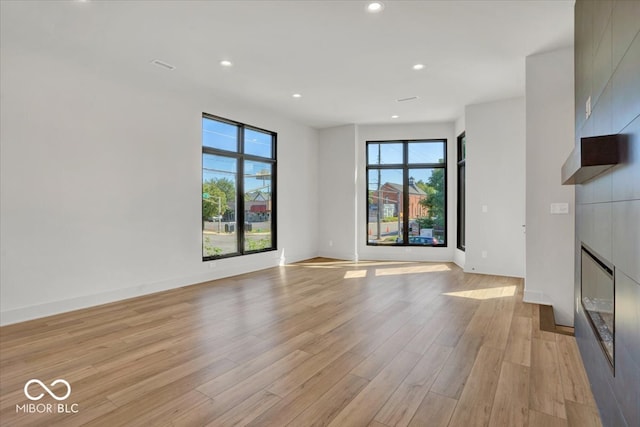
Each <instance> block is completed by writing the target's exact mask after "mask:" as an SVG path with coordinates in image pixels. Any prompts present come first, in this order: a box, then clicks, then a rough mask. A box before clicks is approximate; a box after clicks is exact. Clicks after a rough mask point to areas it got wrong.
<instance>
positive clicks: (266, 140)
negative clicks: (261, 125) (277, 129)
mask: <svg viewBox="0 0 640 427" xmlns="http://www.w3.org/2000/svg"><path fill="white" fill-rule="evenodd" d="M272 146H273V136H272V135H271V134H269V133H265V132H260V131H256V130H253V129H246V128H245V130H244V153H245V154H251V155H253V156H260V157H266V158H272V157H273V153H272Z"/></svg>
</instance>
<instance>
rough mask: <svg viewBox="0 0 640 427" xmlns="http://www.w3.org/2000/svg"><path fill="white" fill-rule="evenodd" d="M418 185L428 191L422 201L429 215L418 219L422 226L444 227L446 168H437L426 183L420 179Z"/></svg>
mask: <svg viewBox="0 0 640 427" xmlns="http://www.w3.org/2000/svg"><path fill="white" fill-rule="evenodd" d="M416 185H417V186H418V187H419V188H421V189H422V190H423V191H424V192H425V193H427V197H426V198H424V199H422V200H421V201H420V204H421V205H422V206H424V207H426V208H427V209H428V214H427V217H425V218H419V219H418V222H419V224H420V227H421V228H442V227H444V219H445V218H444V169H435V170H434V171H433V173H432V174H431V177H429V180H428V181H427V182H426V183H425V182H423V181H418V183H417V184H416Z"/></svg>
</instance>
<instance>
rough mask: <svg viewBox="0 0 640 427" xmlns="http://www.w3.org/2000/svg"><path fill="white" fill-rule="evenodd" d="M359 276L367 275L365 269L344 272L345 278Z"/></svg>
mask: <svg viewBox="0 0 640 427" xmlns="http://www.w3.org/2000/svg"><path fill="white" fill-rule="evenodd" d="M360 277H367V270H351V271H347V272H346V273H344V278H345V279H357V278H360Z"/></svg>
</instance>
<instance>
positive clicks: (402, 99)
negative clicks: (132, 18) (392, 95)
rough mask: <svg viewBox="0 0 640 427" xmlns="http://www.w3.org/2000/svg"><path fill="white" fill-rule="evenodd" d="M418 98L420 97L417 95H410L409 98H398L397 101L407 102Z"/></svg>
mask: <svg viewBox="0 0 640 427" xmlns="http://www.w3.org/2000/svg"><path fill="white" fill-rule="evenodd" d="M416 99H418V97H417V96H410V97H408V98H400V99H396V101H398V102H406V101H415V100H416Z"/></svg>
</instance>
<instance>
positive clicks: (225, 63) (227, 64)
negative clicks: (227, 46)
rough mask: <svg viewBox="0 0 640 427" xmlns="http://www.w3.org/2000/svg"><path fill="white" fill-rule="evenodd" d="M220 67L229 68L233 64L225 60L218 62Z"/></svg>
mask: <svg viewBox="0 0 640 427" xmlns="http://www.w3.org/2000/svg"><path fill="white" fill-rule="evenodd" d="M220 65H222V66H223V67H231V66H232V65H233V64H232V63H231V61H227V60H226V59H225V60H222V61H220Z"/></svg>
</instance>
